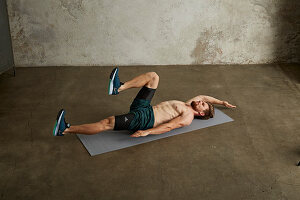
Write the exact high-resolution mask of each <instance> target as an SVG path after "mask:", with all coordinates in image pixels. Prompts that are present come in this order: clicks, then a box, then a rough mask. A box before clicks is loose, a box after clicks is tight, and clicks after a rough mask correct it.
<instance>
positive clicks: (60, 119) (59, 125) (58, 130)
mask: <svg viewBox="0 0 300 200" xmlns="http://www.w3.org/2000/svg"><path fill="white" fill-rule="evenodd" d="M65 113H66V112H65V110H64V109H61V110H60V111H59V112H58V114H57V117H56V122H55V125H54V129H53V135H54V136H64V135H63V132H64V131H65V129H66V128H70V124H68V123H67V122H66V120H65Z"/></svg>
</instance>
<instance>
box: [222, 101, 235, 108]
mask: <svg viewBox="0 0 300 200" xmlns="http://www.w3.org/2000/svg"><path fill="white" fill-rule="evenodd" d="M223 105H224V106H225V107H227V108H235V107H236V106H234V105H231V104H230V103H228V102H227V101H223Z"/></svg>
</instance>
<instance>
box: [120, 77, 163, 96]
mask: <svg viewBox="0 0 300 200" xmlns="http://www.w3.org/2000/svg"><path fill="white" fill-rule="evenodd" d="M158 83H159V76H158V75H157V74H156V73H155V72H147V73H145V74H142V75H139V76H137V77H135V78H133V79H132V80H130V81H127V82H125V83H124V84H123V85H121V87H120V88H119V89H118V92H122V91H124V90H127V89H129V88H140V87H143V86H146V87H147V88H152V89H156V88H157V86H158Z"/></svg>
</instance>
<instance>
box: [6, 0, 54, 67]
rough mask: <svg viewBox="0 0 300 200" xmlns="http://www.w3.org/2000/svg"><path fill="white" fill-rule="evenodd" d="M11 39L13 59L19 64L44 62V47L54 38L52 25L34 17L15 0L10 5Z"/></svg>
mask: <svg viewBox="0 0 300 200" xmlns="http://www.w3.org/2000/svg"><path fill="white" fill-rule="evenodd" d="M11 7H12V8H11V10H12V12H11V13H10V18H12V19H13V21H14V23H11V30H13V31H11V37H12V41H13V49H14V54H15V58H18V60H20V62H21V63H27V64H29V65H30V64H31V63H35V62H36V60H38V61H39V62H40V63H45V62H46V56H47V55H46V50H45V48H46V46H49V44H51V42H52V41H53V40H55V38H56V34H55V31H54V25H53V24H50V23H47V21H46V20H45V19H44V18H38V17H35V16H34V14H33V13H32V12H30V11H29V10H28V9H27V6H25V5H24V2H23V1H20V0H15V1H13V2H12V4H11Z"/></svg>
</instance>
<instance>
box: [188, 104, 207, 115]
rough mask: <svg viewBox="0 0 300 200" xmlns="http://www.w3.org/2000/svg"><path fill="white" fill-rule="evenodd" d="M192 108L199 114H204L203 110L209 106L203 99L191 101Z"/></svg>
mask: <svg viewBox="0 0 300 200" xmlns="http://www.w3.org/2000/svg"><path fill="white" fill-rule="evenodd" d="M191 106H192V108H193V109H194V110H195V111H197V112H198V113H199V115H202V116H203V115H204V111H205V110H207V109H209V106H208V104H207V103H206V102H204V101H192V103H191Z"/></svg>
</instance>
